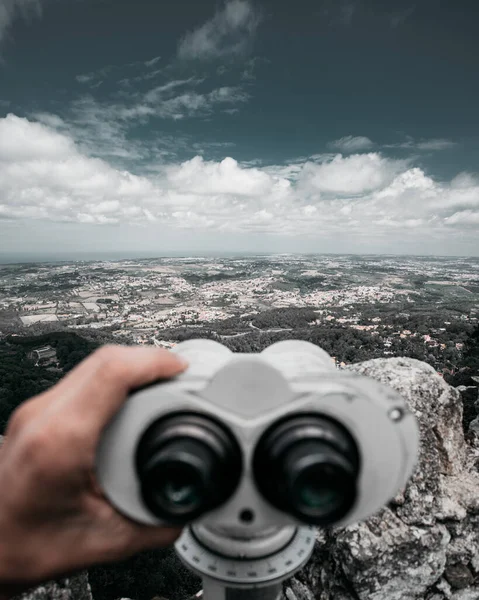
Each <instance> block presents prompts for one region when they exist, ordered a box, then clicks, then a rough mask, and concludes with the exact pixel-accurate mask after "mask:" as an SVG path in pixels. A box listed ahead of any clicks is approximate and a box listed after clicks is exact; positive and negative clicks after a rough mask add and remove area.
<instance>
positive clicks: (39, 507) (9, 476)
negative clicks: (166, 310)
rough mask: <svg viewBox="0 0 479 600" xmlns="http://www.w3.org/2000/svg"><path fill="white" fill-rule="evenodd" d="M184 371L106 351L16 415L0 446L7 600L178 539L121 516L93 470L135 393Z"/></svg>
mask: <svg viewBox="0 0 479 600" xmlns="http://www.w3.org/2000/svg"><path fill="white" fill-rule="evenodd" d="M185 368H186V365H185V364H184V363H183V362H182V361H181V359H180V358H179V357H178V356H177V355H175V354H174V353H172V352H169V351H167V350H162V349H159V348H153V347H126V346H115V345H108V346H103V347H102V348H100V349H99V350H97V351H95V352H94V353H92V354H91V355H90V356H89V357H87V358H86V359H85V360H84V361H83V362H82V363H80V364H79V365H78V366H77V367H76V368H75V369H73V370H72V371H70V372H69V373H68V374H67V375H66V376H65V377H64V378H63V379H62V380H61V381H59V382H58V383H57V384H56V385H55V386H53V387H52V388H50V389H49V390H47V391H46V392H44V393H42V394H39V395H38V396H35V397H33V398H31V399H30V400H28V401H27V402H25V403H24V404H22V405H21V406H20V407H19V408H18V409H17V410H16V411H15V412H14V414H13V415H12V417H11V419H10V421H9V423H8V427H7V430H6V432H5V441H4V444H3V446H2V447H1V448H0V600H1V597H2V594H4V596H3V597H8V596H9V595H11V594H17V593H20V592H23V591H25V590H26V589H28V588H30V587H32V586H34V585H37V584H39V583H41V582H44V581H47V580H50V579H54V578H56V577H59V576H65V575H67V574H70V573H72V572H75V571H77V570H80V569H83V568H86V567H89V566H92V565H94V564H98V563H106V562H111V561H116V560H121V559H124V558H127V557H128V556H131V555H133V554H135V553H137V552H140V551H142V550H146V549H151V548H155V547H162V546H168V545H170V544H172V543H173V542H174V541H175V539H176V538H177V537H178V536H179V535H180V533H181V528H178V527H152V526H146V525H140V524H138V523H134V522H133V521H131V520H129V519H128V518H126V517H124V516H122V515H121V514H120V513H118V512H117V511H116V510H115V509H114V508H113V506H112V505H111V504H110V503H109V502H108V500H107V499H106V498H105V496H104V495H103V493H102V491H101V489H100V488H99V486H98V484H97V482H96V479H95V475H94V468H95V452H96V447H97V444H98V441H99V438H100V434H101V432H102V430H103V429H104V427H105V426H106V424H107V423H108V422H109V421H110V419H111V418H112V417H113V416H114V414H115V413H116V412H117V411H118V410H119V409H120V407H121V405H122V404H123V402H124V401H125V399H126V397H127V395H128V393H129V392H130V391H131V390H132V389H134V388H137V387H140V386H142V385H145V384H148V383H151V382H153V381H156V380H160V379H165V378H170V377H173V376H175V375H178V374H180V373H181V372H182V371H183V370H184V369H185Z"/></svg>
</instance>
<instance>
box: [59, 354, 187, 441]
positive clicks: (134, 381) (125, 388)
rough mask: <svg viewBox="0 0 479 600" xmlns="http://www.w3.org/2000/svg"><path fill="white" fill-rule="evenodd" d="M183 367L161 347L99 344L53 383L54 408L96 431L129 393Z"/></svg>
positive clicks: (184, 365) (182, 364)
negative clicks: (85, 422) (86, 356)
mask: <svg viewBox="0 0 479 600" xmlns="http://www.w3.org/2000/svg"><path fill="white" fill-rule="evenodd" d="M186 367H187V364H186V363H185V362H184V361H182V359H181V358H180V357H179V356H178V355H176V354H174V353H173V352H169V351H168V350H164V349H162V348H156V347H154V346H149V347H143V346H138V347H128V346H115V345H107V346H103V347H102V348H100V349H99V350H97V351H95V352H94V353H93V354H91V355H90V356H88V358H86V359H85V360H84V361H83V362H82V363H80V364H79V365H78V366H77V367H75V368H74V369H73V370H72V371H70V373H68V375H67V376H66V377H64V378H63V379H62V380H61V381H60V382H59V383H58V384H57V386H55V387H57V392H58V394H59V404H58V405H57V408H61V410H62V412H63V411H67V412H68V414H69V415H70V418H80V419H81V420H82V421H85V420H86V421H87V422H88V424H89V426H90V427H92V428H94V429H95V430H98V428H100V429H101V428H103V426H104V425H105V424H106V423H107V422H108V421H109V420H110V419H111V418H112V417H113V415H114V414H115V413H116V412H117V411H118V410H119V409H120V407H121V405H122V404H123V403H124V401H125V399H126V397H127V395H128V393H129V392H131V391H132V390H134V389H136V388H139V387H142V386H144V385H147V384H149V383H153V382H155V381H158V380H162V379H169V378H171V377H174V376H175V375H178V374H180V373H181V372H182V371H183V370H184V369H185V368H186ZM60 403H61V404H60Z"/></svg>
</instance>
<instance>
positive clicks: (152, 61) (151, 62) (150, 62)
mask: <svg viewBox="0 0 479 600" xmlns="http://www.w3.org/2000/svg"><path fill="white" fill-rule="evenodd" d="M160 60H161V56H155V57H154V58H151V59H150V60H145V62H144V63H143V64H144V65H145V67H154V66H155V65H156V64H157V63H158V62H159V61H160Z"/></svg>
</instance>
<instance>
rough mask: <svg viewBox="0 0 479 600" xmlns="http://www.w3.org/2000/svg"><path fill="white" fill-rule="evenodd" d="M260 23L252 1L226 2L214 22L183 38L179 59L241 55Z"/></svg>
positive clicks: (234, 0)
mask: <svg viewBox="0 0 479 600" xmlns="http://www.w3.org/2000/svg"><path fill="white" fill-rule="evenodd" d="M259 21H260V17H259V14H258V12H257V11H256V10H255V9H254V7H253V5H252V3H251V2H250V1H249V0H227V1H226V3H225V4H224V6H223V7H222V8H221V9H220V10H218V11H217V12H216V14H215V15H214V16H213V18H212V19H210V20H209V21H206V23H204V24H203V25H201V26H200V27H198V28H197V29H195V30H193V31H190V32H188V33H187V34H186V35H185V36H184V37H183V38H182V40H181V41H180V43H179V45H178V58H180V59H183V60H189V59H212V58H219V57H221V56H227V55H237V54H242V53H243V52H244V51H245V50H246V49H247V47H248V45H249V43H250V42H251V39H252V37H253V35H254V33H255V31H256V28H257V26H258V24H259Z"/></svg>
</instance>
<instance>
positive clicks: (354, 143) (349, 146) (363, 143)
mask: <svg viewBox="0 0 479 600" xmlns="http://www.w3.org/2000/svg"><path fill="white" fill-rule="evenodd" d="M329 146H330V147H331V148H335V149H337V150H341V151H342V152H358V151H359V150H369V148H372V147H373V146H374V143H373V142H372V141H371V140H370V139H369V138H367V137H364V136H362V135H359V136H352V135H347V136H345V137H342V138H340V139H339V140H335V141H334V142H331V143H330V144H329Z"/></svg>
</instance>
